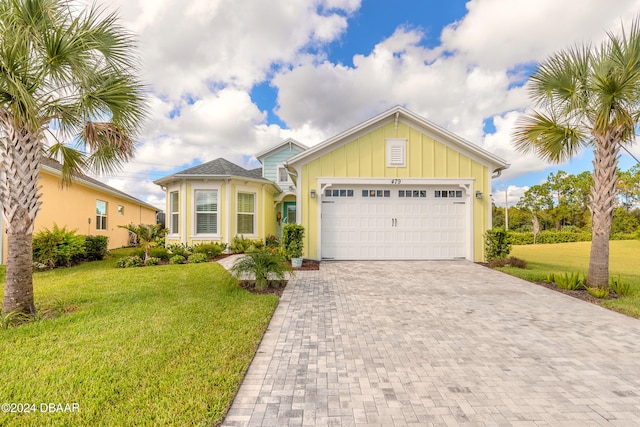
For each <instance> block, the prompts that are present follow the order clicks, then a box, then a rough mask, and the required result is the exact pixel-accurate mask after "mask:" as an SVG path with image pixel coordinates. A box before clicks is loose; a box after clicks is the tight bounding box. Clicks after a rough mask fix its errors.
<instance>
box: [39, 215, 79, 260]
mask: <svg viewBox="0 0 640 427" xmlns="http://www.w3.org/2000/svg"><path fill="white" fill-rule="evenodd" d="M84 257H85V238H84V236H76V231H75V230H72V231H68V230H67V227H62V228H59V227H58V226H57V225H56V224H53V229H51V230H49V229H45V230H42V231H40V232H39V233H38V234H36V235H35V237H34V238H33V262H34V263H38V264H44V265H46V266H47V267H49V268H55V267H69V266H70V265H73V264H75V263H77V262H79V261H80V260H81V259H83V258H84Z"/></svg>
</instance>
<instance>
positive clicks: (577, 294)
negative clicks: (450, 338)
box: [476, 262, 618, 305]
mask: <svg viewBox="0 0 640 427" xmlns="http://www.w3.org/2000/svg"><path fill="white" fill-rule="evenodd" d="M476 264H479V265H482V266H484V267H487V268H491V267H489V263H486V262H477V263H476ZM492 270H493V269H492ZM529 283H533V284H535V285H538V286H543V287H545V288H547V289H551V290H552V291H556V292H560V293H561V294H565V295H569V296H570V297H574V298H577V299H581V300H582V301H586V302H590V303H591V304H597V305H600V303H601V302H602V301H606V299H600V298H596V297H594V296H593V295H591V294H590V293H589V292H588V291H587V290H586V289H584V288H583V289H579V290H577V291H570V290H568V289H560V288H559V287H557V286H556V285H555V283H547V282H529ZM608 299H618V294H616V293H615V292H609V298H608Z"/></svg>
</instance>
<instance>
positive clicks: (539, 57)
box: [81, 0, 640, 209]
mask: <svg viewBox="0 0 640 427" xmlns="http://www.w3.org/2000/svg"><path fill="white" fill-rule="evenodd" d="M81 1H83V2H85V3H86V4H90V3H92V2H93V0H81ZM105 7H106V8H107V10H110V11H111V10H114V9H115V10H117V11H118V13H119V15H120V18H121V21H120V22H121V24H122V25H124V26H126V27H127V28H129V29H130V30H131V31H132V32H133V33H135V34H136V35H137V37H138V43H139V47H140V49H139V52H140V63H141V72H142V79H143V80H144V81H145V83H146V85H147V87H148V91H149V102H150V104H149V107H150V108H149V117H148V120H147V121H146V123H145V125H144V128H143V129H142V132H141V135H140V140H139V143H138V146H137V150H136V156H135V158H134V159H133V160H132V161H131V162H130V163H128V164H127V165H126V166H125V167H124V169H123V170H122V171H120V172H117V173H116V174H114V175H111V176H105V177H99V178H100V179H102V180H103V181H105V182H106V183H107V184H109V185H111V186H113V187H116V188H118V189H121V190H123V191H126V192H128V193H129V194H131V195H132V196H134V197H137V198H139V199H141V200H144V201H147V202H149V203H151V204H154V205H156V206H158V207H160V208H162V209H164V197H165V195H164V192H163V191H162V189H161V188H160V187H159V186H157V185H155V184H153V180H156V179H158V178H160V177H163V176H166V175H169V174H171V173H174V172H176V171H179V170H182V169H185V168H187V167H190V166H194V165H197V164H200V163H203V162H206V161H209V160H213V159H216V158H218V157H224V158H226V159H228V160H230V161H233V162H235V163H237V164H239V165H241V166H244V167H258V166H259V163H258V162H257V160H256V159H255V157H254V154H255V153H258V152H260V151H263V150H264V149H266V148H268V147H270V146H273V145H275V144H277V143H279V142H281V141H282V140H284V139H286V138H289V137H291V138H294V139H296V140H298V141H299V142H302V143H303V144H305V145H308V146H313V145H315V144H318V143H319V142H321V141H323V140H325V139H327V138H329V137H331V136H333V135H335V134H337V133H338V132H341V131H343V130H346V129H349V128H351V127H352V126H355V125H356V124H358V123H360V122H362V121H364V120H367V119H369V118H371V117H373V116H375V115H377V114H379V113H381V112H383V111H385V110H387V109H389V108H391V107H393V106H395V105H402V106H404V107H406V108H408V109H410V110H412V111H414V112H416V113H417V114H420V115H422V116H423V117H425V118H427V119H428V120H430V121H432V122H434V123H436V124H438V125H440V126H443V127H445V128H447V129H448V130H450V131H452V132H454V133H456V134H457V135H459V136H461V137H463V138H465V139H467V140H468V141H470V142H472V143H474V144H477V145H479V146H481V147H483V148H484V149H486V150H488V151H490V152H493V153H494V154H496V155H498V156H500V157H502V158H504V159H505V160H506V161H507V162H508V163H510V164H511V167H510V168H509V169H508V170H506V171H505V172H503V174H502V176H501V177H500V178H499V179H497V180H494V182H493V195H494V198H495V201H496V204H497V205H502V206H503V205H504V200H505V196H504V194H505V190H506V191H507V196H508V199H509V204H510V205H511V204H514V203H516V202H517V200H518V198H519V197H520V196H521V195H522V194H523V193H524V191H525V190H526V189H527V188H528V187H529V186H531V185H535V184H540V183H542V182H543V181H544V179H545V178H546V177H547V176H548V175H549V173H550V172H554V171H556V170H558V169H562V170H565V171H567V172H569V173H580V172H582V171H585V170H591V167H592V165H591V160H592V158H593V156H592V155H591V153H590V152H583V153H581V154H579V155H578V156H577V157H576V158H574V159H573V160H572V161H571V162H570V163H566V164H561V165H549V164H545V163H544V162H543V161H541V160H539V159H538V158H536V157H535V156H534V155H533V154H530V155H523V154H522V153H518V152H516V151H515V149H514V147H513V144H512V139H511V133H512V130H513V127H514V124H515V122H516V121H517V120H518V118H519V117H520V116H521V115H522V114H523V113H524V112H526V111H527V110H528V109H530V108H531V106H532V104H531V101H530V100H529V98H528V95H527V90H526V83H527V80H528V78H529V76H530V75H531V74H532V73H533V72H534V71H535V69H536V66H537V64H538V63H539V62H541V61H543V60H544V59H545V58H546V57H548V56H549V55H550V54H552V53H553V52H555V51H558V50H560V49H563V48H567V47H571V46H574V45H576V44H579V43H592V44H598V43H600V42H601V41H602V40H604V38H605V37H606V31H608V30H611V31H614V32H615V31H619V29H620V26H621V24H625V25H628V24H629V22H630V20H631V18H632V17H633V16H634V15H636V14H638V13H640V0H615V1H611V0H470V1H466V2H465V1H457V0H448V1H443V0H269V1H264V0H189V1H185V0H110V1H109V2H108V3H105ZM633 153H634V154H635V156H636V157H640V144H636V145H635V147H634V150H633ZM633 164H635V161H634V160H632V158H631V157H630V156H628V155H627V154H622V156H621V159H620V166H621V168H622V169H623V170H626V169H628V168H629V167H631V166H632V165H633Z"/></svg>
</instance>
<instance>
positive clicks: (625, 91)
mask: <svg viewBox="0 0 640 427" xmlns="http://www.w3.org/2000/svg"><path fill="white" fill-rule="evenodd" d="M639 19H640V18H639V17H635V18H634V19H633V22H632V24H631V28H630V29H629V31H628V32H626V31H625V29H624V28H623V30H622V32H621V33H620V34H615V33H613V32H608V33H607V36H608V37H607V38H606V40H605V41H604V42H603V43H601V44H600V45H599V46H596V47H593V46H590V45H582V46H576V47H573V48H569V49H566V50H562V51H559V52H557V53H555V54H553V55H551V56H550V57H549V58H548V59H547V60H546V61H544V62H543V63H541V64H540V65H539V66H538V68H537V70H536V72H535V73H534V75H533V76H532V77H531V79H530V81H529V95H530V97H531V99H532V100H533V102H534V105H535V107H534V110H533V111H532V112H531V113H528V114H525V115H524V116H523V117H522V118H521V119H520V120H519V122H518V123H517V125H516V128H515V130H514V133H513V136H514V142H515V146H516V148H517V149H518V150H520V151H522V152H527V151H534V152H535V153H536V154H537V155H538V156H539V157H541V158H542V159H544V160H546V161H550V162H553V163H561V162H564V161H567V160H569V159H571V158H572V157H573V156H574V155H576V154H577V153H579V152H580V151H581V150H582V149H583V148H592V149H593V152H594V160H593V172H592V175H593V185H592V187H591V194H590V210H591V218H592V221H591V222H592V236H593V237H592V242H591V253H590V257H589V272H588V276H587V282H588V284H589V286H592V287H608V286H609V236H610V233H611V221H612V217H613V211H614V209H615V207H616V198H617V192H616V180H617V165H618V154H619V151H620V148H621V147H622V146H629V145H631V144H632V143H633V142H634V138H635V127H636V126H637V124H638V121H639V119H640V90H639V88H640V21H639Z"/></svg>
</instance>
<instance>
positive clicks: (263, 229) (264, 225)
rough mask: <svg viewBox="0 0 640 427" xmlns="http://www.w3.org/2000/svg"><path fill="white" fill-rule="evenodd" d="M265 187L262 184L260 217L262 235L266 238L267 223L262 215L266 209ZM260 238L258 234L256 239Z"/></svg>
mask: <svg viewBox="0 0 640 427" xmlns="http://www.w3.org/2000/svg"><path fill="white" fill-rule="evenodd" d="M265 185H266V184H262V215H260V216H261V217H262V235H263V236H264V237H265V238H266V237H267V228H266V227H267V221H266V219H265V217H266V215H265V214H264V211H266V209H267V190H265V188H264V187H265ZM258 211H260V210H258ZM259 236H260V234H258V237H259Z"/></svg>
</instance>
